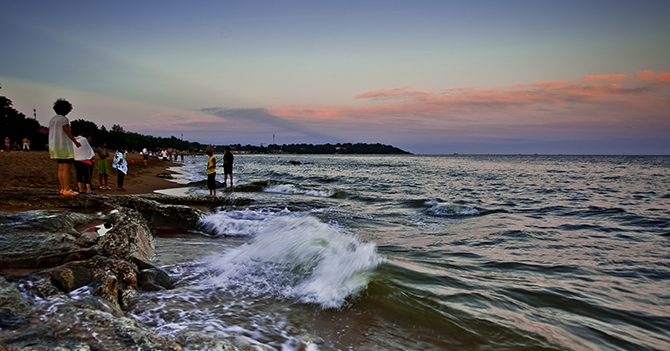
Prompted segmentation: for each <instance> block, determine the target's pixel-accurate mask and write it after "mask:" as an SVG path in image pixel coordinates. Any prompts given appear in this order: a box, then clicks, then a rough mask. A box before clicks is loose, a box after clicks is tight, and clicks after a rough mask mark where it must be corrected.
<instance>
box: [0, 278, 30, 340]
mask: <svg viewBox="0 0 670 351" xmlns="http://www.w3.org/2000/svg"><path fill="white" fill-rule="evenodd" d="M28 312H30V304H29V303H28V301H26V299H25V298H24V297H23V296H22V295H21V292H19V289H17V288H16V286H14V285H13V284H11V283H9V282H7V281H6V280H5V278H3V277H2V276H0V328H9V329H16V328H20V327H21V326H23V325H25V324H26V323H27V318H26V315H27V314H28Z"/></svg>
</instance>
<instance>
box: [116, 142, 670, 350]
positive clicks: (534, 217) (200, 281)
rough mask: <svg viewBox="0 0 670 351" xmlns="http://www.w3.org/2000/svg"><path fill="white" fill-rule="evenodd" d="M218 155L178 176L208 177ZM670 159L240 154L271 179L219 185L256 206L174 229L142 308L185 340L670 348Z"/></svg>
mask: <svg viewBox="0 0 670 351" xmlns="http://www.w3.org/2000/svg"><path fill="white" fill-rule="evenodd" d="M205 163H206V158H205V157H204V156H203V157H199V156H198V157H190V158H187V159H186V161H185V164H184V166H183V167H181V170H180V171H181V172H183V173H184V178H185V179H188V180H189V181H201V180H204V179H206V174H205V172H204V171H205ZM669 170H670V157H635V156H467V155H453V156H407V155H403V156H365V155H353V156H349V155H319V156H303V155H236V158H235V165H234V172H235V185H236V186H239V185H243V184H250V183H255V182H266V184H268V185H267V186H266V187H265V188H264V189H263V190H262V191H259V192H244V193H242V192H235V191H233V192H232V194H231V193H223V192H221V191H220V192H219V195H220V196H233V197H239V198H250V199H252V200H253V202H252V204H251V205H248V206H244V207H227V208H219V209H215V210H213V211H212V212H211V213H209V214H208V215H207V216H206V217H204V218H203V219H202V221H201V231H199V232H174V231H172V232H159V233H158V235H159V237H158V239H157V242H156V246H157V249H156V251H157V255H156V258H155V263H156V264H158V265H160V266H162V267H163V268H164V269H166V270H167V271H168V272H169V273H170V274H171V276H172V278H173V279H174V281H175V286H174V288H173V289H170V290H166V291H160V292H146V293H141V294H139V296H138V297H137V298H136V299H135V300H134V301H133V304H132V306H131V308H130V310H129V311H128V315H129V316H130V317H131V318H134V319H136V320H137V321H139V322H141V323H144V324H146V325H148V326H150V327H151V328H153V329H154V330H155V331H156V332H158V333H160V334H163V335H168V336H170V337H173V338H175V339H176V340H177V341H178V342H179V343H181V344H182V345H184V346H185V349H187V350H216V349H220V348H221V347H222V346H221V343H220V342H221V340H231V341H234V342H237V343H243V344H247V345H252V346H254V345H256V346H264V347H269V348H274V349H277V350H670V172H669ZM221 173H222V172H219V174H218V177H217V179H218V180H219V181H222V180H223V177H222V174H221ZM182 192H183V193H189V194H196V195H202V196H205V195H206V194H207V193H208V191H207V189H204V188H202V187H190V188H188V189H185V190H182Z"/></svg>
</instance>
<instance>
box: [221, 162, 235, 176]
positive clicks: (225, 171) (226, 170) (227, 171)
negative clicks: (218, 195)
mask: <svg viewBox="0 0 670 351" xmlns="http://www.w3.org/2000/svg"><path fill="white" fill-rule="evenodd" d="M223 174H233V165H228V164H224V165H223Z"/></svg>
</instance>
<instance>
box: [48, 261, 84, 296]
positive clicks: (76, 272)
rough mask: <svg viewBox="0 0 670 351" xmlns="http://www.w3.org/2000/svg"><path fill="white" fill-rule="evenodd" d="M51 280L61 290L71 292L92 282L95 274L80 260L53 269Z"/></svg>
mask: <svg viewBox="0 0 670 351" xmlns="http://www.w3.org/2000/svg"><path fill="white" fill-rule="evenodd" d="M51 280H52V281H53V283H54V285H55V286H56V287H58V288H59V289H60V290H62V291H64V292H70V291H72V290H76V289H79V288H81V287H82V286H86V285H89V284H91V282H92V281H93V275H92V274H91V272H90V271H89V270H88V268H87V267H85V266H82V265H81V264H80V262H73V263H70V264H68V265H64V266H60V267H56V268H54V269H53V270H51Z"/></svg>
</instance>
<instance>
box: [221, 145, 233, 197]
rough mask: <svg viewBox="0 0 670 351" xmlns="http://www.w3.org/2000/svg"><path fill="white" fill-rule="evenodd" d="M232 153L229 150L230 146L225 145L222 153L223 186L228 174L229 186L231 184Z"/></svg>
mask: <svg viewBox="0 0 670 351" xmlns="http://www.w3.org/2000/svg"><path fill="white" fill-rule="evenodd" d="M234 159H235V157H233V154H232V153H231V152H230V146H226V152H225V153H224V154H223V186H226V183H227V181H228V176H230V186H231V187H232V186H233V160H234Z"/></svg>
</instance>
